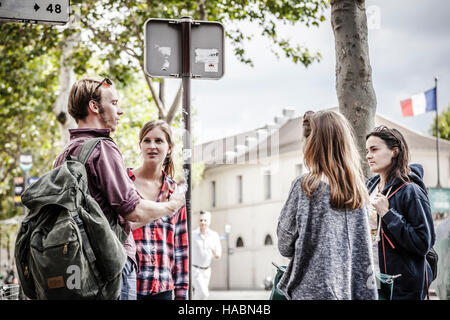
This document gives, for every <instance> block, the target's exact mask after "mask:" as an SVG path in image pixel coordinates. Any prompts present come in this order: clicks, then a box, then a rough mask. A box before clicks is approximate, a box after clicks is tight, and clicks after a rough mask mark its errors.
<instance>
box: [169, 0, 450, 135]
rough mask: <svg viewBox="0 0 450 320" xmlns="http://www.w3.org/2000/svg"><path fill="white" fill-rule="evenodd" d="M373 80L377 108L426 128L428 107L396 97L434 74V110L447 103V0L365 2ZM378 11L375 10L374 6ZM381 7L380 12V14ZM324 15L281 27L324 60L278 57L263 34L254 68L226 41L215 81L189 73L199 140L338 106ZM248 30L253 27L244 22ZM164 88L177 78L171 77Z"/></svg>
mask: <svg viewBox="0 0 450 320" xmlns="http://www.w3.org/2000/svg"><path fill="white" fill-rule="evenodd" d="M366 8H367V9H368V19H369V21H368V24H369V27H370V29H369V49H370V62H371V66H372V72H373V74H372V79H373V85H374V89H375V93H376V97H377V112H378V113H380V114H382V115H384V116H386V117H388V118H390V119H392V120H394V121H396V122H398V123H401V124H403V125H406V126H407V127H409V128H411V129H414V130H416V131H419V132H422V133H428V131H429V128H430V126H431V123H432V121H433V116H434V114H435V113H434V112H430V113H427V114H422V115H418V116H415V117H408V118H405V117H403V116H402V113H401V107H400V100H402V99H406V98H409V97H411V96H412V95H413V94H417V93H420V92H423V91H425V90H428V89H430V88H432V87H434V77H435V76H437V77H438V79H439V80H438V81H439V82H438V104H439V108H440V111H442V110H443V109H446V108H447V107H448V106H449V102H450V92H449V90H448V89H449V88H450V62H449V59H450V19H449V14H450V1H448V0H428V1H424V0H395V1H388V0H378V1H375V0H372V1H366ZM377 12H378V13H377ZM378 14H379V16H378ZM326 17H327V21H325V22H324V23H322V25H321V26H320V27H319V28H316V27H313V28H306V27H304V26H302V25H297V26H294V27H290V26H289V27H283V28H282V32H283V36H288V37H290V38H291V39H292V41H295V42H297V43H300V44H302V45H305V46H307V47H308V48H309V49H310V51H312V52H314V51H319V52H320V53H321V54H322V57H323V59H322V60H321V62H320V63H314V64H313V65H311V66H310V67H308V68H305V67H303V66H302V65H296V64H294V63H293V62H290V61H288V60H287V59H284V58H280V60H278V59H277V58H276V57H275V56H274V54H273V53H272V52H271V51H270V44H269V41H268V40H265V39H263V38H261V37H257V38H255V39H254V40H252V41H251V42H249V43H248V44H247V46H246V48H247V51H248V55H249V56H251V57H252V59H253V60H254V63H255V67H254V68H251V67H249V66H246V65H244V64H242V63H240V62H238V61H237V59H235V58H234V56H233V53H232V51H231V45H230V44H229V43H227V44H226V46H227V50H226V58H225V59H226V62H225V64H226V66H225V75H224V77H223V78H222V79H220V80H193V81H192V84H191V87H192V89H191V90H192V106H193V107H194V108H195V109H196V111H197V115H196V116H195V117H194V118H193V124H192V130H193V133H194V135H195V136H196V137H197V139H198V140H197V142H205V141H209V140H212V139H216V138H220V137H223V136H226V135H230V134H234V133H238V132H242V131H246V130H249V129H255V128H257V127H260V126H264V125H265V124H267V123H269V122H273V118H274V117H275V116H277V115H281V111H282V109H283V108H291V109H295V111H296V115H302V114H303V112H305V111H306V110H309V109H311V110H319V109H325V108H329V107H333V106H337V97H336V89H335V81H336V80H335V52H334V36H333V31H332V29H331V23H330V10H329V9H328V10H327V13H326ZM245 28H246V30H255V33H256V30H257V29H256V28H255V27H253V26H251V25H249V24H246V25H245ZM168 82H169V88H173V89H171V90H169V94H170V93H171V91H173V90H174V89H175V88H176V82H177V81H176V80H169V81H168Z"/></svg>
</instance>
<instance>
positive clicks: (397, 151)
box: [366, 126, 435, 300]
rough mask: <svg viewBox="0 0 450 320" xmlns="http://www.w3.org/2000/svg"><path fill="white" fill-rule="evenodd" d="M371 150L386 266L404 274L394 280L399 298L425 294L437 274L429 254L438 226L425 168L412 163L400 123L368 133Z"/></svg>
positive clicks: (381, 264)
mask: <svg viewBox="0 0 450 320" xmlns="http://www.w3.org/2000/svg"><path fill="white" fill-rule="evenodd" d="M366 152H367V156H366V158H367V160H368V162H369V166H370V170H371V171H372V172H373V173H377V175H376V176H374V177H372V178H370V179H369V180H368V181H367V188H368V190H369V194H370V199H371V201H370V202H371V205H372V206H373V209H374V210H375V211H376V214H377V215H378V219H377V221H378V223H379V224H380V220H381V225H379V233H378V234H379V236H378V237H377V240H376V241H378V261H379V268H380V271H381V272H382V273H386V274H389V275H399V274H401V276H399V277H398V278H396V279H395V281H394V290H393V294H392V299H393V300H400V299H415V300H421V299H424V298H425V296H426V294H427V290H428V288H429V286H430V284H431V279H432V276H433V275H432V271H431V268H430V266H429V264H428V262H427V261H426V258H425V256H426V254H427V252H428V251H429V250H430V248H431V247H432V246H433V245H434V241H435V232H434V225H433V219H432V216H431V208H430V202H429V200H428V196H427V190H426V187H425V184H424V182H423V180H422V178H423V168H422V166H421V165H419V164H411V165H408V158H409V151H408V145H407V144H406V141H405V139H404V137H403V135H402V134H401V133H400V132H399V131H398V130H396V129H389V128H387V127H385V126H380V127H377V128H375V130H374V131H372V132H371V133H369V134H368V135H367V136H366ZM390 195H391V196H390ZM383 249H384V250H383Z"/></svg>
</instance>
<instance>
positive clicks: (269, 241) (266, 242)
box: [264, 234, 273, 246]
mask: <svg viewBox="0 0 450 320" xmlns="http://www.w3.org/2000/svg"><path fill="white" fill-rule="evenodd" d="M264 245H265V246H271V245H273V241H272V237H271V236H270V234H268V235H267V236H266V238H265V239H264Z"/></svg>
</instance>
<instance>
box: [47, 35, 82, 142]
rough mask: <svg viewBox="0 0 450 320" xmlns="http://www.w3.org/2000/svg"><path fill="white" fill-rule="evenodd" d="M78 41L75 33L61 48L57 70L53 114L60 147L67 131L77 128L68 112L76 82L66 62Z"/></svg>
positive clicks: (67, 139) (78, 37)
mask: <svg viewBox="0 0 450 320" xmlns="http://www.w3.org/2000/svg"><path fill="white" fill-rule="evenodd" d="M79 40H80V34H79V33H75V34H73V35H72V36H71V37H69V38H68V39H67V40H66V41H65V43H64V44H63V46H62V54H61V61H60V64H61V65H60V68H59V95H58V97H57V98H56V101H55V104H54V105H53V112H54V113H55V115H56V119H57V120H58V125H59V129H60V132H61V147H63V146H64V145H66V144H67V143H68V142H69V140H70V135H69V129H72V128H76V127H77V124H76V122H75V120H74V119H73V118H72V117H71V116H70V114H69V112H68V100H69V93H70V89H71V86H72V84H73V83H74V82H75V80H76V76H75V72H74V70H73V66H72V65H71V64H70V63H68V61H69V60H70V57H71V55H72V54H73V48H74V46H75V45H76V43H77V42H78V41H79Z"/></svg>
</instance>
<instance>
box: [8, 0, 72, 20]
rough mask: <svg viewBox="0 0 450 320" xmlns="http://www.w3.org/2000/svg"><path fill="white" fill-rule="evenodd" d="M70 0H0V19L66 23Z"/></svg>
mask: <svg viewBox="0 0 450 320" xmlns="http://www.w3.org/2000/svg"><path fill="white" fill-rule="evenodd" d="M69 2H70V0H0V20H7V21H19V22H32V23H45V24H60V25H62V24H66V23H67V22H69V11H70V4H69Z"/></svg>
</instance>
